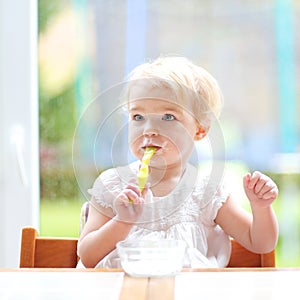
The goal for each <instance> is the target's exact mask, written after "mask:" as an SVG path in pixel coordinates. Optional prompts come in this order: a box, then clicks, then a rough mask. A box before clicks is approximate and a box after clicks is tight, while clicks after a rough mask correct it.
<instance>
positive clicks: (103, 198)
mask: <svg viewBox="0 0 300 300" xmlns="http://www.w3.org/2000/svg"><path fill="white" fill-rule="evenodd" d="M121 189H122V187H121V180H120V178H119V176H118V173H117V172H116V170H115V169H108V170H106V171H104V172H102V173H101V175H100V176H99V177H97V179H96V180H95V182H94V184H93V187H92V188H91V189H89V190H88V193H89V194H90V195H91V196H92V203H91V204H92V205H93V206H98V205H100V206H101V207H102V208H111V209H112V210H113V209H114V205H113V204H114V200H115V199H116V196H117V195H118V194H119V193H120V191H121Z"/></svg>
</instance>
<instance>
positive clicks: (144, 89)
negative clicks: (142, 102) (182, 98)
mask: <svg viewBox="0 0 300 300" xmlns="http://www.w3.org/2000/svg"><path fill="white" fill-rule="evenodd" d="M136 99H165V100H166V101H169V102H170V101H172V102H176V101H175V100H177V96H176V94H175V93H174V92H173V91H172V90H171V89H170V88H169V87H166V86H163V85H159V86H158V85H153V84H151V83H150V82H147V81H143V82H139V84H134V85H132V86H131V87H130V91H129V101H134V100H136Z"/></svg>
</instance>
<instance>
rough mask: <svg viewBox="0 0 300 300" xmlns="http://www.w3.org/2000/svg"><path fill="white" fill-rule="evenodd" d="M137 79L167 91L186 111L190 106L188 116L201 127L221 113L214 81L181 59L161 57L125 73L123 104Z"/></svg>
mask: <svg viewBox="0 0 300 300" xmlns="http://www.w3.org/2000/svg"><path fill="white" fill-rule="evenodd" d="M139 80H147V81H150V83H151V84H152V85H153V86H154V87H167V88H169V89H170V90H171V91H172V92H173V93H174V94H175V95H176V98H177V100H178V102H179V103H180V104H181V105H183V106H184V107H185V108H186V104H190V109H191V113H192V114H193V115H194V117H195V118H196V119H197V120H198V122H199V123H200V124H201V125H203V126H205V127H209V126H210V124H211V121H212V119H213V118H216V117H218V116H219V114H220V112H221V108H222V104H223V96H222V93H221V90H220V88H219V85H218V83H217V81H216V79H215V78H214V77H213V76H212V75H211V74H210V73H209V72H208V71H206V70H205V69H204V68H202V67H200V66H197V65H195V64H193V63H192V62H191V61H189V60H188V59H186V58H185V57H178V56H167V57H163V56H162V57H159V58H157V59H156V60H155V61H153V62H150V63H144V64H142V65H140V66H138V67H136V68H135V69H134V70H133V71H132V72H131V73H130V74H129V77H128V84H127V86H126V89H125V92H124V96H125V101H126V102H127V103H128V102H129V101H130V99H129V98H130V89H131V87H132V86H134V85H136V84H138V82H137V81H139Z"/></svg>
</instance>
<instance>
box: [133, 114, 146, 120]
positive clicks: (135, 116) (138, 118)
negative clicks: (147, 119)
mask: <svg viewBox="0 0 300 300" xmlns="http://www.w3.org/2000/svg"><path fill="white" fill-rule="evenodd" d="M132 119H133V120H134V121H142V120H144V117H143V116H142V115H139V114H136V115H134V116H133V118H132Z"/></svg>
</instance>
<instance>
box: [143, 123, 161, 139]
mask: <svg viewBox="0 0 300 300" xmlns="http://www.w3.org/2000/svg"><path fill="white" fill-rule="evenodd" d="M154 123H155V122H153V120H148V121H147V122H146V124H145V127H144V135H145V136H153V135H158V129H157V126H155V124H154Z"/></svg>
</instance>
